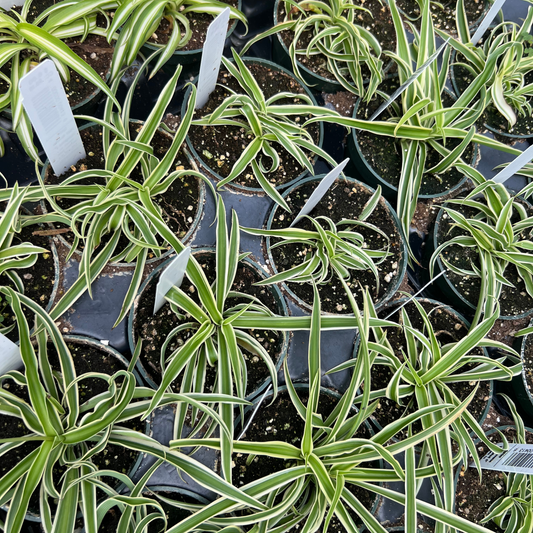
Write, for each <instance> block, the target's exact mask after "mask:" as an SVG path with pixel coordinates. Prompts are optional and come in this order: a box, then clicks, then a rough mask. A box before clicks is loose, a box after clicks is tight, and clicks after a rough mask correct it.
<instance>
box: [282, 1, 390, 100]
mask: <svg viewBox="0 0 533 533" xmlns="http://www.w3.org/2000/svg"><path fill="white" fill-rule="evenodd" d="M279 4H280V0H276V3H275V4H274V26H276V25H277V24H280V23H281V22H283V20H280V19H279V18H278V10H279ZM365 7H367V6H365ZM390 26H391V28H390V29H391V31H392V32H393V31H394V26H393V23H392V18H391V21H390ZM368 29H370V28H368ZM286 31H290V30H286ZM272 56H273V60H274V61H275V62H276V63H278V64H279V65H281V66H283V67H285V68H286V69H288V70H290V71H293V66H292V61H291V57H290V54H289V49H288V48H287V45H286V44H285V42H284V41H283V39H282V37H281V34H280V32H278V33H276V34H274V35H273V36H272ZM384 59H385V57H384V56H383V57H382V60H384ZM296 63H297V65H298V69H299V71H300V75H301V77H302V79H303V81H304V82H305V84H306V85H307V86H309V87H311V88H312V89H313V91H315V92H324V93H336V92H338V91H345V90H346V89H345V88H344V87H343V86H342V85H341V84H340V83H339V82H338V81H337V80H336V79H335V76H333V74H332V75H331V78H326V77H324V76H322V75H320V74H318V73H317V72H314V71H313V70H311V69H310V68H309V67H307V66H306V65H304V64H303V63H302V62H301V61H298V60H296ZM392 65H393V62H392V61H389V62H388V64H385V65H384V69H383V70H384V72H387V71H388V70H389V69H390V68H391V67H392Z"/></svg>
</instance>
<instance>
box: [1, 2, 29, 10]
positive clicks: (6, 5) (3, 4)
mask: <svg viewBox="0 0 533 533" xmlns="http://www.w3.org/2000/svg"><path fill="white" fill-rule="evenodd" d="M23 4H24V0H0V7H1V8H2V9H5V10H6V11H9V10H10V9H11V8H12V7H14V6H21V5H23Z"/></svg>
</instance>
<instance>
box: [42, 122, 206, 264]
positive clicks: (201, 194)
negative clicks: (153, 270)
mask: <svg viewBox="0 0 533 533" xmlns="http://www.w3.org/2000/svg"><path fill="white" fill-rule="evenodd" d="M130 122H132V123H138V124H143V122H142V121H140V120H134V119H132V120H130ZM93 127H99V126H98V125H97V124H95V123H93V122H90V123H88V124H85V125H84V126H82V127H81V128H79V131H80V132H81V131H83V130H86V129H88V128H93ZM159 132H160V133H161V134H163V135H167V136H169V135H170V134H169V133H168V132H166V131H165V130H163V129H161V128H159ZM182 149H183V152H184V154H185V156H186V157H187V159H188V161H189V165H190V166H191V167H192V169H193V170H195V171H197V170H198V166H197V165H196V162H195V161H194V159H193V158H192V157H191V155H190V153H189V151H188V150H187V148H186V147H185V146H183V147H182ZM49 166H50V163H49V160H48V159H47V160H46V161H45V164H44V166H43V168H42V170H41V179H42V180H43V182H44V180H45V177H46V173H47V171H48V168H49ZM197 181H198V206H197V208H196V211H195V213H194V217H193V222H192V224H191V227H190V228H189V231H188V232H187V233H186V234H185V236H184V237H183V238H182V240H181V242H183V243H184V244H188V243H190V242H191V241H192V240H193V239H194V236H195V234H196V232H197V231H198V227H199V225H200V221H201V220H202V218H203V214H204V211H203V206H204V203H205V198H206V186H205V183H204V181H203V180H201V179H198V180H197ZM41 207H42V209H43V212H44V213H46V212H47V210H46V205H45V203H44V202H41ZM56 238H57V239H59V241H61V243H62V244H63V246H65V247H66V248H67V249H68V250H70V249H71V248H72V246H71V244H70V243H69V242H68V241H67V240H66V239H65V238H64V237H63V236H62V235H61V234H59V235H57V236H56ZM75 253H76V254H78V256H81V251H80V250H78V249H76V250H75ZM174 253H175V252H174V250H173V249H172V248H170V249H169V250H167V251H166V252H161V256H160V257H155V256H154V257H152V258H151V259H147V261H146V264H151V263H156V262H159V261H161V260H162V259H165V258H167V257H169V256H171V255H172V254H174ZM112 264H113V266H116V267H126V268H133V267H135V263H123V262H119V263H112Z"/></svg>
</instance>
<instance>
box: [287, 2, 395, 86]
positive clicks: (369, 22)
mask: <svg viewBox="0 0 533 533" xmlns="http://www.w3.org/2000/svg"><path fill="white" fill-rule="evenodd" d="M299 3H301V4H304V2H299ZM351 3H352V4H354V5H356V6H359V7H361V8H362V9H360V10H358V11H357V12H356V14H355V24H356V25H357V26H361V27H362V28H364V29H366V30H368V31H370V32H371V33H372V35H373V36H374V37H375V38H376V39H377V41H378V42H379V44H380V45H381V48H382V50H391V51H392V50H395V49H396V37H395V35H396V34H395V32H394V24H393V22H392V16H391V13H390V9H389V8H388V6H387V4H386V2H380V0H359V1H355V2H351ZM298 14H299V12H298ZM313 14H314V13H312V12H311V13H310V15H313ZM291 18H293V15H292V14H291ZM294 18H296V17H294ZM277 20H278V23H279V22H282V21H285V20H288V19H287V14H286V11H285V5H284V2H279V4H278V12H277ZM321 29H322V26H321ZM314 35H315V34H314V32H311V31H305V32H303V33H302V35H301V37H300V39H299V40H298V42H297V43H296V47H297V49H299V50H303V49H307V46H308V45H309V43H310V42H311V39H312V38H313V37H314ZM280 37H281V40H282V41H283V43H284V44H285V46H286V47H287V49H288V48H289V47H290V45H291V43H292V41H293V38H294V32H293V31H289V30H286V31H283V32H281V33H280ZM382 60H383V61H384V62H385V63H387V61H388V59H387V58H386V57H383V58H382ZM298 62H299V63H300V64H301V65H303V66H305V67H307V68H308V69H309V70H310V71H311V72H314V73H315V74H318V75H319V76H322V77H323V78H326V79H328V80H335V75H334V74H333V73H332V72H330V71H329V70H328V68H327V57H326V56H325V55H323V54H313V55H309V56H306V55H305V54H298ZM337 65H338V67H340V68H343V67H344V68H346V64H344V63H342V62H338V63H337ZM365 71H366V72H365ZM363 73H364V74H366V75H367V76H366V77H369V73H370V71H369V69H368V68H366V67H364V68H363ZM345 77H346V79H347V80H348V81H350V82H352V81H353V80H352V78H351V76H350V74H349V73H348V72H346V73H345Z"/></svg>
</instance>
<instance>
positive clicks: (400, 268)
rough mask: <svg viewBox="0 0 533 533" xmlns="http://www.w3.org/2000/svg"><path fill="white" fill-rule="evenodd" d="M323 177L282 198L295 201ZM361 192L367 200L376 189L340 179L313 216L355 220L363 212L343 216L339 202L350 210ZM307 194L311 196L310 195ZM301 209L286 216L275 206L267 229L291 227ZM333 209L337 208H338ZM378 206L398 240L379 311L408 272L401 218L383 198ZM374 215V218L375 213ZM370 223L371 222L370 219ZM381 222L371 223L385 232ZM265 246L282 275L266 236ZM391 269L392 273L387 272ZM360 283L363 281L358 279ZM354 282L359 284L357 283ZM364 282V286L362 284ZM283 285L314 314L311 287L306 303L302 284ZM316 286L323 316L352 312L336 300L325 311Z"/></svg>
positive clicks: (294, 188) (383, 282) (356, 274)
mask: <svg viewBox="0 0 533 533" xmlns="http://www.w3.org/2000/svg"><path fill="white" fill-rule="evenodd" d="M323 177H324V175H320V176H314V177H308V178H306V179H304V180H302V181H301V182H299V183H297V184H295V185H293V186H292V187H290V188H289V189H288V190H287V191H285V192H284V193H283V195H282V196H283V198H285V200H287V199H289V198H293V197H295V196H296V193H297V191H299V190H301V188H302V187H305V186H307V185H314V184H318V183H319V182H320V180H321V179H322V178H323ZM361 193H363V194H365V193H366V194H367V195H368V198H370V197H371V195H372V194H373V193H374V190H373V189H372V188H371V187H369V186H368V185H365V184H364V183H361V182H360V181H358V180H355V179H353V178H350V177H346V178H337V180H336V182H335V184H334V185H332V186H331V187H330V189H329V191H328V193H326V194H325V195H324V197H323V198H322V200H321V201H320V202H319V204H318V205H317V207H315V208H314V210H313V211H312V212H311V214H312V215H313V216H316V213H317V210H324V212H326V213H328V216H330V217H332V220H333V221H334V222H337V221H340V220H342V219H355V218H357V217H358V216H359V214H360V212H361V211H359V212H356V211H355V207H354V210H353V211H350V212H346V213H340V203H341V201H343V202H345V203H346V204H347V207H348V208H349V207H351V205H352V203H355V202H356V201H357V199H358V198H359V197H361ZM302 194H304V197H305V195H306V194H307V193H302ZM308 194H309V195H310V192H309V193H308ZM332 195H335V196H332ZM296 197H297V196H296ZM346 197H348V198H349V199H346ZM328 202H329V203H328ZM365 202H366V199H365V200H364V202H363V203H365ZM299 203H302V200H300V202H299ZM301 207H302V206H301V205H299V204H298V206H297V207H296V209H293V214H292V215H288V214H286V212H285V211H283V210H282V208H281V207H280V206H278V205H274V207H273V208H272V211H271V212H270V214H269V215H268V219H267V221H266V224H265V225H266V228H267V230H270V229H273V225H274V223H276V227H280V226H279V221H281V220H283V226H282V227H284V228H285V227H288V226H289V225H290V223H291V221H292V220H293V219H294V217H295V216H296V215H297V213H298V212H299V210H300V208H301ZM333 207H335V209H334V208H333ZM378 207H379V209H380V210H381V211H380V212H379V215H381V217H383V218H382V219H381V220H380V222H382V221H386V218H387V217H388V221H387V222H389V224H388V228H390V227H392V230H391V232H390V233H388V234H390V236H391V237H392V233H393V232H394V233H395V235H394V238H395V239H396V240H397V243H396V244H395V243H393V245H394V246H396V247H395V248H394V249H392V250H391V251H393V253H394V255H393V259H394V260H392V259H391V260H390V261H389V263H391V264H389V263H387V268H385V266H384V267H383V268H384V269H385V270H384V272H385V271H386V272H387V274H384V276H386V275H389V274H391V276H390V278H389V279H388V281H387V279H386V278H384V279H382V280H381V283H380V287H383V288H384V287H385V286H386V289H385V290H384V291H383V293H382V294H381V295H380V296H379V298H378V299H377V301H376V303H375V305H376V307H377V308H380V307H382V306H383V305H384V304H385V303H386V302H387V301H388V300H389V299H390V298H391V297H392V296H393V294H394V293H395V292H396V291H397V290H398V287H399V286H400V283H401V282H402V280H403V278H404V275H405V271H406V269H407V248H406V243H405V239H404V238H403V233H402V229H401V226H400V223H399V220H398V217H397V216H396V213H395V211H394V210H393V209H392V207H391V206H390V204H389V203H388V202H387V201H386V200H385V199H384V198H382V199H381V200H380V202H379V204H378ZM376 209H377V208H376ZM320 214H322V211H320ZM377 215H378V214H376V218H378V216H377ZM372 216H374V214H373V215H372ZM368 220H369V221H370V220H371V219H370V218H369V219H368ZM285 221H286V223H285ZM380 222H376V221H375V220H372V223H373V224H375V225H377V226H378V227H379V226H380V225H381V226H382V227H381V228H380V229H382V230H383V228H385V225H384V224H380ZM388 228H387V229H388ZM355 231H360V227H359V226H355ZM385 233H387V232H385ZM391 240H392V239H391ZM265 245H266V252H267V254H268V261H269V264H270V266H271V268H272V270H273V273H274V274H277V273H278V272H280V270H281V269H280V265H279V264H277V262H276V258H275V256H274V254H273V251H272V237H266V239H265ZM282 248H283V247H282ZM287 260H288V259H287V258H284V261H287ZM291 260H292V258H291ZM289 262H290V261H289ZM394 265H396V266H394ZM289 266H292V264H290V265H289ZM378 266H379V265H378ZM389 267H390V269H391V270H388V268H389ZM351 272H352V273H353V274H352V279H354V278H355V280H358V279H359V278H360V277H361V276H362V275H363V271H359V270H353V271H351ZM333 275H334V274H333ZM370 276H372V280H373V275H372V274H370ZM332 279H333V280H334V279H335V278H332ZM361 279H362V278H361ZM359 281H361V280H360V279H359ZM332 283H333V281H332ZM354 283H356V282H355V281H354ZM361 283H362V284H364V283H363V282H362V281H361ZM281 285H282V287H283V290H284V291H285V292H286V293H287V294H288V295H289V296H290V298H291V299H292V300H294V301H295V302H296V304H297V305H298V306H299V307H301V308H302V309H304V310H306V311H307V312H309V313H310V312H311V311H312V308H313V297H312V288H311V296H310V297H309V298H307V299H306V300H304V299H302V296H303V295H302V292H301V291H302V288H299V286H300V284H296V283H291V282H290V281H289V282H284V283H282V284H281ZM330 285H331V283H330ZM337 286H338V287H339V288H340V290H342V291H344V289H342V285H341V283H340V281H339V282H338V283H337V284H335V287H337ZM317 287H318V289H319V293H320V294H321V298H320V300H321V304H322V310H323V312H324V313H328V314H329V313H333V314H336V313H339V312H341V313H350V312H351V307H350V306H349V304H346V303H342V304H341V303H339V302H336V301H333V299H330V300H331V304H328V306H329V308H328V310H324V306H325V305H326V303H327V302H326V301H325V299H324V298H323V296H322V294H323V293H324V289H323V288H322V287H325V286H324V285H318V286H317ZM335 287H333V286H332V289H335ZM303 290H307V289H305V288H304V289H303ZM341 294H342V298H343V301H344V298H345V295H344V292H341ZM339 305H341V307H342V305H344V306H346V307H345V308H343V309H340V308H339V307H338V306H339Z"/></svg>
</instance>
